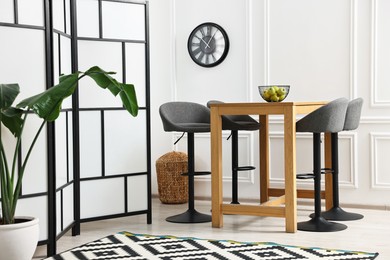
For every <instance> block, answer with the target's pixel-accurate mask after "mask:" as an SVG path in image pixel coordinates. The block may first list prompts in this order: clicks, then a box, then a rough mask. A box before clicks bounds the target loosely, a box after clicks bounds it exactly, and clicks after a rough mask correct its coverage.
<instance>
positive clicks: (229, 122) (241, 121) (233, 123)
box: [207, 100, 260, 204]
mask: <svg viewBox="0 0 390 260" xmlns="http://www.w3.org/2000/svg"><path fill="white" fill-rule="evenodd" d="M221 103H223V102H222V101H218V100H210V101H209V102H207V106H208V107H210V105H211V104H221ZM259 128H260V123H259V122H257V121H256V120H254V119H253V118H252V117H250V116H249V115H223V116H222V129H223V130H230V131H231V139H232V202H231V203H232V204H239V202H238V172H239V171H249V170H254V169H255V167H254V166H238V131H256V130H259Z"/></svg>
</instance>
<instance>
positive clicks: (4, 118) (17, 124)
mask: <svg viewBox="0 0 390 260" xmlns="http://www.w3.org/2000/svg"><path fill="white" fill-rule="evenodd" d="M23 112H24V111H23V110H21V109H17V108H14V107H10V108H8V109H5V110H2V111H1V122H2V123H3V124H4V126H5V127H7V128H8V129H9V130H10V131H11V133H12V134H13V135H14V136H16V137H18V136H20V134H21V131H22V126H23V119H22V115H23Z"/></svg>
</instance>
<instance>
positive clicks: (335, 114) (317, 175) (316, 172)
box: [296, 98, 348, 232]
mask: <svg viewBox="0 0 390 260" xmlns="http://www.w3.org/2000/svg"><path fill="white" fill-rule="evenodd" d="M347 106H348V100H347V99H346V98H339V99H336V100H333V101H331V102H329V103H328V104H326V105H324V106H322V107H320V108H319V109H317V110H315V111H313V112H311V113H310V114H308V115H306V116H305V117H303V118H302V119H300V120H299V121H298V122H297V123H296V132H310V133H313V173H309V174H297V178H298V179H309V178H313V179H314V216H313V218H311V219H310V220H309V221H305V222H299V223H298V230H302V231H316V232H331V231H340V230H344V229H346V228H347V226H346V225H343V224H340V223H335V222H329V221H327V220H326V219H325V218H323V217H322V216H321V133H337V132H340V131H342V130H343V127H344V121H345V115H346V111H347Z"/></svg>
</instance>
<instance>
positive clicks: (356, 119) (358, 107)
mask: <svg viewBox="0 0 390 260" xmlns="http://www.w3.org/2000/svg"><path fill="white" fill-rule="evenodd" d="M362 107H363V99H362V98H356V99H354V100H351V101H349V103H348V108H347V113H346V115H345V122H344V127H343V130H344V131H350V130H355V129H357V128H358V126H359V123H360V116H361V112H362ZM338 157H339V156H338V133H332V169H331V172H332V175H333V176H332V177H333V178H332V187H333V207H332V208H331V209H329V210H327V211H325V212H322V214H321V216H322V217H324V218H325V219H328V220H341V221H346V220H358V219H362V218H363V215H361V214H357V213H351V212H346V211H344V210H343V209H342V208H341V207H340V202H339V158H338Z"/></svg>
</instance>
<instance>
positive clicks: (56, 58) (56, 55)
mask: <svg viewBox="0 0 390 260" xmlns="http://www.w3.org/2000/svg"><path fill="white" fill-rule="evenodd" d="M58 37H59V35H58V34H56V33H53V74H54V84H58V83H59V81H60V80H59V75H60V50H59V41H60V40H59V38H58Z"/></svg>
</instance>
